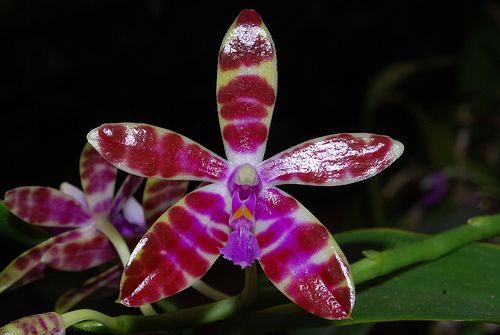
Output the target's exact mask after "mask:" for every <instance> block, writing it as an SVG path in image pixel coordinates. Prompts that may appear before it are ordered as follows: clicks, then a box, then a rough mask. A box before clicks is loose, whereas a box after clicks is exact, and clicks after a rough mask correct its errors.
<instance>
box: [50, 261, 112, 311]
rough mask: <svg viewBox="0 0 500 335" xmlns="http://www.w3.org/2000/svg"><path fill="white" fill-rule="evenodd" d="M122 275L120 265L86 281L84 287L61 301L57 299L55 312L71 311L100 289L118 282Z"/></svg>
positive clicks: (66, 295) (71, 292)
mask: <svg viewBox="0 0 500 335" xmlns="http://www.w3.org/2000/svg"><path fill="white" fill-rule="evenodd" d="M121 273H122V267H121V266H120V265H115V266H113V267H111V268H109V269H108V270H106V271H104V272H102V273H100V274H98V275H97V276H95V277H92V278H90V279H89V280H87V281H85V282H84V283H83V285H82V286H80V287H78V288H74V289H72V290H69V291H68V292H66V293H64V294H63V295H62V296H60V297H59V299H57V302H56V306H55V310H56V311H57V312H58V313H64V312H67V311H69V310H70V309H72V308H73V307H74V306H75V305H77V304H78V303H80V302H81V301H82V300H84V299H85V298H87V297H89V296H90V295H92V294H93V293H94V292H96V291H97V290H98V289H100V288H103V287H105V286H108V285H109V284H112V283H114V282H115V281H118V280H119V278H120V275H121ZM116 288H118V283H117V284H116Z"/></svg>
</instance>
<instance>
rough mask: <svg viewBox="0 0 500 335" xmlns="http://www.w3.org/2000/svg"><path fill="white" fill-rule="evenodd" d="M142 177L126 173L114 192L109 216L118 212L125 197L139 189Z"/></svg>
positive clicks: (127, 197) (130, 195)
mask: <svg viewBox="0 0 500 335" xmlns="http://www.w3.org/2000/svg"><path fill="white" fill-rule="evenodd" d="M143 180H144V178H142V177H138V176H133V175H128V176H127V178H125V180H124V181H123V183H122V185H121V186H120V188H119V189H118V192H116V195H115V198H114V199H113V204H112V205H111V216H114V215H116V214H118V212H119V211H120V210H121V209H122V207H123V204H124V203H125V201H127V199H129V198H130V197H132V196H133V194H134V193H135V192H136V191H137V190H138V189H139V187H140V186H141V184H142V181H143Z"/></svg>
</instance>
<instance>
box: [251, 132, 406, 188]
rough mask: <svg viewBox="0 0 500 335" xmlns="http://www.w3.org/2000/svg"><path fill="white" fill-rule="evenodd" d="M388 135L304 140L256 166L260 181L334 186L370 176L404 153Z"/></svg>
mask: <svg viewBox="0 0 500 335" xmlns="http://www.w3.org/2000/svg"><path fill="white" fill-rule="evenodd" d="M403 149H404V147H403V145H402V144H401V143H400V142H398V141H396V140H393V139H391V138H390V137H387V136H382V135H373V134H364V133H359V134H338V135H330V136H324V137H320V138H317V139H314V140H311V141H307V142H304V143H302V144H299V145H297V146H295V147H292V148H290V149H288V150H286V151H283V152H282V153H279V154H277V155H275V156H273V157H271V158H269V159H267V160H266V161H264V162H262V163H261V164H260V165H259V174H260V177H261V178H262V182H263V183H266V184H268V185H269V184H270V185H277V184H307V185H322V186H334V185H345V184H350V183H354V182H357V181H360V180H364V179H367V178H370V177H372V176H374V175H376V174H377V173H379V172H380V171H382V170H383V169H385V168H386V167H388V166H389V165H390V164H391V163H393V162H394V161H395V160H396V159H397V158H398V157H399V156H401V154H402V153H403Z"/></svg>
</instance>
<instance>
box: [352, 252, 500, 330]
mask: <svg viewBox="0 0 500 335" xmlns="http://www.w3.org/2000/svg"><path fill="white" fill-rule="evenodd" d="M499 259H500V247H498V246H494V245H479V244H475V245H470V246H467V247H464V248H461V249H458V250H457V251H455V252H453V253H451V254H449V255H447V256H444V257H442V258H440V259H438V260H436V261H433V262H429V263H424V264H421V265H418V266H415V267H413V268H411V269H408V270H406V271H403V272H400V273H397V274H396V275H393V276H390V277H389V278H387V279H386V280H385V281H383V282H382V283H380V284H379V285H376V286H373V287H370V288H366V289H362V290H361V292H360V293H359V295H358V298H357V302H356V306H355V308H354V312H353V315H352V320H349V321H347V322H346V323H365V322H380V321H396V320H465V321H488V322H500V285H498V283H500V271H499V270H500V265H499V262H498V260H499Z"/></svg>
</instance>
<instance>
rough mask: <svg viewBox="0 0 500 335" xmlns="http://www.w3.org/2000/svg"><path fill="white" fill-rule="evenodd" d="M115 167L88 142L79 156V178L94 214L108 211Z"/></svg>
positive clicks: (111, 198)
mask: <svg viewBox="0 0 500 335" xmlns="http://www.w3.org/2000/svg"><path fill="white" fill-rule="evenodd" d="M116 173H117V170H116V168H115V167H114V166H113V165H111V164H109V163H108V162H107V161H106V160H105V159H104V158H102V157H101V155H99V153H98V152H97V151H95V150H94V148H92V146H91V145H90V144H88V143H87V144H85V147H84V148H83V151H82V154H81V156H80V180H81V183H82V188H83V192H84V193H85V199H86V200H87V204H88V206H89V208H90V211H91V212H92V213H94V214H98V213H108V212H109V211H110V208H111V203H112V200H113V193H114V192H115V182H116Z"/></svg>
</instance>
